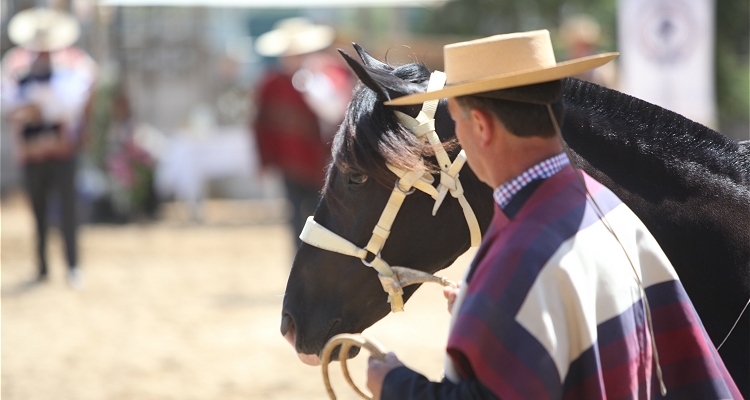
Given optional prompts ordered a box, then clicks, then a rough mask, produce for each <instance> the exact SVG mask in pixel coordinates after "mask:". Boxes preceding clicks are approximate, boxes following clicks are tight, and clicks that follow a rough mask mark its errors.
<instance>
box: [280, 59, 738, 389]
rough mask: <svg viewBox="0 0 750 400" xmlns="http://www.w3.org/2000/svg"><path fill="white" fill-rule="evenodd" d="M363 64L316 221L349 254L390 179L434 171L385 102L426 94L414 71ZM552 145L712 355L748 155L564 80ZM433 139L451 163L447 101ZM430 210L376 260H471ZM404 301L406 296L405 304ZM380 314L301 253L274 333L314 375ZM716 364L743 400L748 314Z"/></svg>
mask: <svg viewBox="0 0 750 400" xmlns="http://www.w3.org/2000/svg"><path fill="white" fill-rule="evenodd" d="M355 48H356V49H357V52H358V53H359V56H360V58H361V59H362V61H363V63H364V65H363V64H360V63H359V62H357V61H355V60H354V59H352V58H351V57H349V56H347V55H346V54H345V53H343V52H342V55H343V56H344V58H345V59H346V60H347V62H348V63H349V65H350V66H351V68H352V69H353V70H354V72H355V73H356V74H357V76H358V77H359V78H360V80H361V82H362V84H360V85H358V87H357V88H356V89H355V92H354V96H353V100H352V102H351V103H350V104H349V108H348V111H347V114H346V117H345V120H344V123H343V124H342V126H341V128H340V130H339V132H338V134H337V135H336V137H335V139H334V145H333V162H332V164H331V166H330V168H329V170H328V176H327V183H326V187H325V189H324V192H323V199H322V200H321V202H320V203H319V205H318V207H317V209H316V211H315V215H314V217H315V220H316V221H317V222H318V223H320V224H321V225H323V226H325V227H326V228H328V229H329V230H331V231H333V232H335V233H336V234H338V235H339V236H342V237H343V238H346V239H347V240H349V241H351V242H352V243H354V244H356V245H357V246H360V247H362V246H364V245H365V244H366V243H367V241H368V240H369V238H370V234H371V232H372V229H373V227H374V226H375V224H376V222H377V220H378V218H379V216H380V213H381V211H382V210H383V207H384V206H385V204H386V201H387V199H388V196H389V194H390V192H391V190H392V188H393V184H394V181H395V179H396V176H395V175H394V174H393V173H391V172H390V171H389V170H388V169H387V168H386V166H385V164H386V162H388V163H390V164H393V165H396V166H397V167H401V168H402V169H405V170H413V169H415V168H420V167H421V168H424V167H427V168H431V169H432V170H435V159H434V156H433V155H431V154H430V150H429V148H426V147H425V145H424V144H422V142H420V141H419V140H417V139H415V138H414V136H413V135H412V134H411V133H409V132H408V131H407V130H406V129H405V128H404V127H403V126H402V125H400V124H399V122H398V120H397V118H396V116H395V115H394V112H393V111H394V110H399V111H401V112H404V113H406V114H409V115H411V116H416V114H417V113H418V112H419V109H420V106H406V107H387V106H385V105H384V104H383V102H384V101H386V100H388V99H392V98H396V97H400V96H403V95H406V94H410V93H416V92H420V91H424V90H425V89H426V86H427V81H428V79H429V76H430V74H429V71H428V70H427V69H426V68H425V67H424V66H422V65H420V64H416V63H413V64H407V65H403V66H399V67H392V66H390V65H388V64H385V63H382V62H380V61H378V60H376V59H375V58H373V57H371V56H370V55H369V54H367V53H366V52H365V51H364V50H362V49H361V48H359V47H358V46H356V45H355ZM564 101H565V105H566V117H565V123H564V124H563V127H562V132H563V137H564V139H565V141H566V143H567V144H568V146H569V147H570V148H571V149H572V154H573V159H574V162H575V164H576V165H577V166H579V167H580V168H582V169H584V170H585V171H586V172H588V173H589V174H590V175H591V176H593V177H594V178H596V179H597V180H599V181H600V182H602V183H603V184H604V185H606V186H607V187H609V188H610V189H611V190H612V191H613V192H614V193H615V194H617V195H618V196H619V197H620V198H621V199H622V200H623V201H624V202H625V203H626V204H627V205H628V206H629V207H630V208H631V209H632V210H633V211H634V212H635V213H636V214H637V215H638V216H639V218H640V219H641V220H642V221H643V223H644V224H645V225H646V226H647V227H648V228H649V230H650V231H651V233H652V234H653V235H654V237H655V238H656V239H657V241H658V242H659V244H660V245H661V247H662V249H663V250H664V252H665V253H666V255H667V256H668V258H669V259H670V261H671V262H672V264H673V266H674V268H675V270H676V271H677V273H678V274H679V276H680V279H681V280H682V283H683V285H684V287H685V290H686V291H687V293H688V294H689V296H690V298H691V299H692V301H693V304H694V306H695V308H696V311H697V312H698V314H699V315H700V317H701V319H702V321H703V324H704V326H705V328H706V331H707V332H708V334H709V336H710V337H711V339H712V341H713V342H714V344H715V345H717V346H718V345H719V344H720V343H721V341H722V340H723V339H724V337H725V336H726V335H727V333H728V332H729V331H730V329H731V328H732V325H733V324H734V323H735V321H736V319H737V317H738V316H739V314H740V311H741V310H742V309H743V307H744V306H745V304H746V303H747V301H748V298H750V142H742V143H737V142H734V141H732V140H730V139H728V138H726V137H725V136H722V135H721V134H719V133H717V132H715V131H712V130H711V129H708V128H706V127H705V126H702V125H700V124H697V123H695V122H692V121H690V120H688V119H686V118H684V117H682V116H680V115H678V114H675V113H673V112H670V111H668V110H665V109H662V108H660V107H657V106H655V105H652V104H649V103H646V102H644V101H642V100H639V99H636V98H633V97H630V96H627V95H625V94H623V93H620V92H617V91H613V90H610V89H606V88H603V87H601V86H598V85H595V84H591V83H587V82H583V81H579V80H576V79H572V78H569V79H566V80H565V92H564ZM436 126H437V132H438V135H439V136H440V138H441V140H442V141H443V142H444V143H445V145H446V147H447V148H448V149H449V154H450V156H451V159H453V157H455V155H456V154H457V152H458V151H459V148H458V144H457V142H456V139H455V137H454V134H453V132H454V131H453V128H454V126H453V122H452V121H451V119H450V118H449V116H448V113H447V110H446V106H445V100H443V101H441V103H440V106H439V107H438V112H437V114H436ZM460 178H461V182H462V184H463V187H464V191H465V195H466V197H467V200H468V201H469V203H470V204H471V206H472V208H473V209H474V211H475V213H476V215H477V218H478V219H479V221H480V225H481V229H482V231H483V232H484V230H485V229H486V228H487V225H488V223H489V221H490V220H491V217H492V213H493V200H492V196H491V189H490V188H489V187H487V186H486V185H485V184H484V183H482V182H480V181H479V180H478V179H477V178H476V176H475V175H474V174H473V173H472V172H471V170H470V169H469V168H464V169H463V170H462V171H461V176H460ZM433 203H434V201H433V199H432V198H431V197H430V196H428V195H426V194H423V193H421V192H419V191H417V192H415V193H414V194H412V195H411V196H408V197H407V199H406V201H405V202H404V204H403V206H402V208H401V210H400V211H399V214H398V215H399V216H398V217H397V218H396V220H395V222H394V224H393V227H392V229H391V232H392V233H391V235H390V237H389V238H388V241H387V242H386V245H385V247H384V249H383V251H382V257H383V259H384V260H386V261H387V262H389V263H390V264H391V265H402V266H408V267H410V268H415V269H419V270H423V271H428V272H430V273H434V272H436V271H438V270H440V269H443V268H445V267H447V266H449V265H450V264H451V263H453V261H455V259H456V258H457V257H458V256H459V255H461V254H462V253H463V252H465V251H466V250H467V249H468V248H469V231H468V228H467V227H466V226H467V225H466V221H465V219H464V216H463V213H462V210H461V207H460V206H459V205H458V202H456V201H455V200H454V199H451V198H448V199H446V200H445V202H444V204H443V205H442V206H441V209H440V210H439V212H438V213H437V215H436V216H435V217H433V216H431V209H432V206H433ZM414 290H415V288H414V287H410V288H407V289H406V290H405V296H404V297H405V299H408V297H409V296H410V295H411V294H412V293H413V292H414ZM388 312H389V306H388V304H387V303H386V294H385V293H384V292H383V289H382V287H381V285H380V283H379V281H378V278H377V273H376V272H375V271H374V270H372V269H371V268H366V267H364V266H363V265H362V263H361V262H360V260H358V259H356V258H353V257H349V256H345V255H341V254H337V253H333V252H328V251H325V250H321V249H318V248H315V247H312V246H309V245H307V244H303V245H302V246H301V247H300V248H299V250H298V252H297V256H296V258H295V260H294V265H293V266H292V270H291V273H290V276H289V281H288V283H287V288H286V293H285V297H284V303H283V310H282V324H281V333H282V335H284V336H285V337H286V338H287V340H289V341H290V342H291V343H292V345H293V346H294V347H295V349H296V351H297V353H298V354H299V355H300V358H301V359H302V360H303V361H306V362H308V363H314V362H315V361H316V360H317V355H318V354H319V353H320V351H321V349H322V347H323V345H324V344H325V343H326V341H327V340H328V339H329V338H330V337H332V336H333V335H335V334H338V333H344V332H361V331H363V330H364V329H365V328H367V327H369V326H371V325H372V324H374V323H375V322H377V321H378V320H380V319H381V318H383V317H384V316H386V315H387V314H388ZM720 354H721V356H722V358H723V360H724V362H725V364H726V366H727V369H728V370H729V371H730V373H731V374H732V376H733V377H734V379H735V381H736V383H737V385H738V387H739V388H740V390H741V391H742V392H743V395H744V396H746V397H748V396H749V395H750V312H746V313H745V314H744V316H743V318H742V320H741V321H740V322H739V323H738V324H737V327H736V328H735V330H734V333H733V334H732V335H731V336H730V337H729V339H728V340H727V341H726V343H725V344H724V345H723V347H722V348H721V350H720Z"/></svg>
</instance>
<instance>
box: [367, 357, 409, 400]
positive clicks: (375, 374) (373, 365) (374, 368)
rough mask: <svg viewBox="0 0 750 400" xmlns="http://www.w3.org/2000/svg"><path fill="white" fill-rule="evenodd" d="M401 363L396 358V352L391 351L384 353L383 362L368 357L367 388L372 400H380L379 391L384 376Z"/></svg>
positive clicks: (401, 364)
mask: <svg viewBox="0 0 750 400" xmlns="http://www.w3.org/2000/svg"><path fill="white" fill-rule="evenodd" d="M403 365H404V364H403V363H402V362H401V361H399V360H398V357H396V354H394V353H393V352H390V353H388V354H386V355H385V362H381V361H378V360H376V359H374V358H372V357H370V359H369V361H368V362H367V388H368V389H370V392H371V393H372V398H373V400H380V392H381V391H382V389H383V381H384V380H385V376H386V375H388V373H389V372H391V370H392V369H394V368H398V367H401V366H403Z"/></svg>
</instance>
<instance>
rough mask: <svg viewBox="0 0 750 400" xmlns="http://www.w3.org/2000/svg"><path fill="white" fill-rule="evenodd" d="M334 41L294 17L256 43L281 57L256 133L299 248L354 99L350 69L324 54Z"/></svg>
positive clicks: (262, 90) (269, 79) (259, 99)
mask: <svg viewBox="0 0 750 400" xmlns="http://www.w3.org/2000/svg"><path fill="white" fill-rule="evenodd" d="M333 40H334V30H333V29H332V28H330V27H328V26H324V25H314V24H312V23H311V22H309V21H307V20H305V19H302V18H292V19H287V20H282V21H280V22H278V23H277V24H276V27H275V29H274V30H272V31H270V32H267V33H265V34H263V35H261V36H260V37H259V38H258V40H257V41H256V51H257V52H258V54H260V55H263V56H266V57H277V58H278V65H277V66H276V67H275V68H272V69H269V70H268V71H267V72H266V74H265V76H264V77H263V78H262V79H261V82H260V85H259V88H258V91H257V96H256V106H257V115H256V118H255V120H254V121H253V126H252V128H253V131H254V133H255V136H256V140H257V144H258V149H259V155H260V161H261V164H262V166H263V167H264V168H265V167H269V166H273V167H276V168H278V169H279V170H280V171H281V173H282V175H283V178H284V187H285V189H286V196H287V199H288V200H289V202H290V204H291V206H292V215H291V221H290V222H291V225H292V229H293V234H294V236H295V239H296V242H295V243H296V245H297V246H299V244H300V240H299V238H297V236H299V234H300V232H301V231H302V227H303V226H304V224H305V219H306V218H307V216H308V215H312V213H313V212H314V211H315V207H316V205H317V203H318V199H319V192H320V189H321V188H322V187H323V183H324V182H325V170H326V166H327V164H328V161H329V158H330V149H331V147H330V146H331V140H332V138H333V134H334V133H335V131H336V129H337V128H338V125H339V123H340V122H341V120H342V119H343V116H344V111H345V108H346V105H347V104H348V102H349V99H350V96H351V88H352V87H351V83H350V78H349V72H348V70H347V69H346V68H345V67H344V66H342V65H340V62H339V61H338V58H334V57H331V56H330V55H328V54H326V53H323V52H322V51H323V50H325V49H327V48H329V47H330V45H331V44H332V43H333ZM295 249H296V248H295Z"/></svg>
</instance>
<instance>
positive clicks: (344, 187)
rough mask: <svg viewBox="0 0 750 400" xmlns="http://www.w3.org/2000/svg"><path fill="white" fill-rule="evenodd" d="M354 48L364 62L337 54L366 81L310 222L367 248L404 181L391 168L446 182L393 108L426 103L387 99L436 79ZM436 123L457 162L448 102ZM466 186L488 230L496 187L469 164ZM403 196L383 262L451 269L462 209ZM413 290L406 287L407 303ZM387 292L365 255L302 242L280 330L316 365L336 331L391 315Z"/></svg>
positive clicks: (463, 234)
mask: <svg viewBox="0 0 750 400" xmlns="http://www.w3.org/2000/svg"><path fill="white" fill-rule="evenodd" d="M354 47H355V49H356V50H357V53H358V54H359V57H360V58H361V60H362V62H359V61H357V60H355V59H353V58H352V57H350V56H349V55H348V54H346V53H345V52H343V51H340V52H341V54H342V56H343V57H344V59H345V60H346V61H347V63H348V64H349V66H350V67H351V69H352V70H353V71H354V73H355V74H356V75H357V77H358V78H359V80H360V84H359V85H357V87H356V88H355V89H354V93H353V96H352V97H353V98H352V101H351V103H350V104H349V106H348V109H347V112H346V115H345V117H344V121H343V123H342V125H341V127H340V128H339V131H338V133H337V134H336V136H335V138H334V141H333V148H332V155H333V157H332V162H331V164H330V166H329V169H328V172H327V178H326V185H325V188H324V189H323V193H322V198H321V201H320V203H319V204H318V207H317V209H316V210H315V214H314V216H313V218H314V221H315V223H316V224H317V225H320V226H322V227H324V228H325V229H326V230H328V231H330V232H333V233H334V234H335V235H337V236H338V237H340V238H343V239H344V240H346V241H348V242H350V243H351V244H353V245H354V246H356V247H357V248H359V249H363V248H365V247H366V246H367V245H368V241H369V240H370V239H371V236H372V235H373V230H374V228H375V227H376V225H377V224H378V221H379V219H380V217H381V213H382V211H383V210H384V208H386V205H387V204H390V203H389V198H390V197H391V194H392V192H393V191H394V185H395V186H396V188H398V185H399V183H398V182H397V179H399V177H398V176H396V175H395V174H394V172H392V171H393V169H392V168H389V166H391V167H396V168H397V169H398V170H401V171H421V172H423V173H424V174H420V175H424V177H427V178H429V177H431V176H433V175H434V177H433V178H430V179H426V180H425V181H426V182H428V184H430V185H433V186H434V185H437V183H438V181H439V178H440V175H439V174H438V172H439V171H440V167H439V166H438V165H437V160H436V157H435V150H434V148H433V147H432V146H430V145H429V144H428V143H425V142H424V141H422V140H420V139H418V138H417V137H415V136H414V134H412V133H411V132H410V131H409V130H408V129H407V128H406V127H405V126H404V125H403V124H402V123H400V122H399V119H398V117H397V115H396V113H395V112H394V111H400V112H402V113H404V114H406V115H409V116H411V117H412V118H415V117H416V116H417V115H418V113H419V112H420V107H418V106H410V107H388V106H385V105H384V104H383V103H384V102H385V101H387V100H390V99H393V98H397V97H400V96H404V95H407V94H411V93H416V92H423V91H425V90H426V88H427V85H428V81H429V79H430V73H429V71H428V70H427V68H425V67H424V66H422V65H420V64H417V63H412V64H407V65H402V66H398V67H393V66H391V65H388V64H386V63H383V62H380V61H378V60H377V59H375V58H374V57H372V56H370V55H369V54H368V53H367V52H365V51H364V50H363V49H362V48H361V47H359V46H357V45H356V44H355V45H354ZM435 126H436V132H437V134H438V136H439V138H440V141H441V142H442V143H443V146H444V148H445V149H446V151H447V154H448V156H449V158H450V159H451V160H453V159H454V158H455V157H456V155H457V154H458V152H459V150H460V149H459V145H458V142H457V140H456V139H455V137H454V133H453V128H454V126H453V121H452V120H451V119H450V116H449V115H448V112H447V109H446V103H445V100H443V101H441V102H440V104H439V106H438V108H437V111H436V114H435ZM431 182H434V183H431ZM461 182H462V184H463V188H464V189H465V192H464V193H465V197H466V200H467V201H468V203H469V204H470V205H471V207H472V208H473V210H474V212H475V213H476V215H477V217H478V220H479V221H480V229H481V231H482V232H484V230H485V229H486V228H487V223H488V221H490V220H491V215H492V204H491V203H488V202H487V201H483V200H482V198H483V197H484V198H485V199H486V198H488V197H489V196H490V192H491V190H490V188H489V187H487V186H486V185H484V184H483V183H481V182H479V180H478V179H477V178H476V176H475V175H474V174H473V172H472V171H471V170H470V169H469V168H468V167H466V168H463V169H462V170H461ZM428 189H429V188H428ZM406 193H408V196H406V198H405V199H404V201H403V203H402V205H401V207H400V209H399V210H398V212H397V216H396V217H395V219H394V220H393V224H392V226H391V227H390V232H388V234H387V235H386V237H387V241H386V242H385V244H384V246H383V247H382V250H381V251H380V254H379V256H380V258H382V260H385V261H386V262H387V263H388V264H389V265H391V266H404V267H408V268H411V269H416V270H420V271H425V272H428V273H434V272H436V271H438V270H440V269H443V268H446V267H448V266H449V265H450V264H451V263H453V261H455V259H456V258H458V256H460V255H461V254H462V253H464V252H465V251H466V250H467V249H468V248H469V246H470V236H471V235H470V232H469V228H468V226H467V222H466V219H465V216H464V211H463V209H462V207H461V205H460V204H459V202H458V201H456V200H455V199H452V198H451V196H448V198H447V199H445V201H443V202H442V203H441V205H440V208H439V209H438V210H437V212H436V214H435V216H432V210H433V206H434V204H435V199H434V198H433V197H431V196H430V195H428V194H426V193H424V192H423V191H421V190H414V191H409V192H406ZM309 223H310V222H309ZM370 256H374V255H370ZM369 260H370V259H369V258H368V259H365V261H369ZM416 288H417V286H410V287H407V288H405V289H404V294H403V297H404V299H408V298H409V297H410V296H411V294H413V293H414V290H416ZM387 298H388V295H387V294H386V293H385V292H384V291H383V286H381V283H380V281H379V278H378V272H376V271H375V270H373V269H372V268H368V267H367V266H366V265H365V264H364V263H363V260H361V259H359V258H356V257H352V256H351V255H345V254H340V253H337V252H332V251H326V250H322V249H321V248H318V247H314V246H311V245H309V244H305V243H303V244H302V246H301V247H300V248H299V250H298V251H297V255H296V257H295V259H294V263H293V265H292V270H291V272H290V274H289V280H288V282H287V287H286V292H285V295H284V302H283V309H282V323H281V333H282V335H284V337H285V338H286V339H287V340H288V341H289V342H290V343H291V344H292V346H294V348H295V350H296V351H297V353H298V355H299V357H300V359H301V360H302V361H303V362H305V363H308V364H312V365H315V364H317V363H318V362H319V358H318V355H319V353H320V351H321V350H322V348H323V346H324V345H325V343H326V342H327V340H328V339H329V338H330V337H332V336H334V335H336V334H339V333H359V332H362V331H363V330H364V329H366V328H367V327H369V326H371V325H372V324H374V323H375V322H377V321H378V320H380V319H381V318H383V317H385V316H386V315H387V314H388V312H389V310H390V308H389V305H388V303H387V302H386V300H387ZM334 358H336V355H334Z"/></svg>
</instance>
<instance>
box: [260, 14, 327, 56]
mask: <svg viewBox="0 0 750 400" xmlns="http://www.w3.org/2000/svg"><path fill="white" fill-rule="evenodd" d="M335 36H336V34H335V32H334V30H333V28H331V27H330V26H326V25H316V24H313V23H312V22H311V21H309V20H307V19H305V18H289V19H285V20H281V21H279V22H277V23H276V24H275V25H274V29H273V30H272V31H269V32H266V33H264V34H262V35H260V36H259V37H258V39H257V40H256V41H255V51H256V52H257V53H258V54H260V55H262V56H265V57H286V56H295V55H300V54H307V53H312V52H315V51H318V50H323V49H325V48H326V47H328V46H330V45H331V44H333V40H334V38H335Z"/></svg>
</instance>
